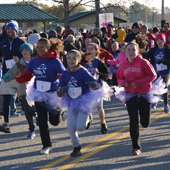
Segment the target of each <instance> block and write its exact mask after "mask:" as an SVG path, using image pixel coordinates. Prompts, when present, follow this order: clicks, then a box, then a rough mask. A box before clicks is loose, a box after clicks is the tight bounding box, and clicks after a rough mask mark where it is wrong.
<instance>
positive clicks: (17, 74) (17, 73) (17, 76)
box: [14, 70, 21, 78]
mask: <svg viewBox="0 0 170 170" xmlns="http://www.w3.org/2000/svg"><path fill="white" fill-rule="evenodd" d="M14 76H15V77H16V78H19V77H21V71H20V70H17V72H16V73H15V74H14Z"/></svg>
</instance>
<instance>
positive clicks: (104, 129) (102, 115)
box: [97, 100, 107, 134]
mask: <svg viewBox="0 0 170 170" xmlns="http://www.w3.org/2000/svg"><path fill="white" fill-rule="evenodd" d="M97 110H98V112H99V117H100V122H101V132H102V134H105V133H107V125H106V121H105V111H104V109H103V100H101V101H100V102H99V106H98V107H97Z"/></svg>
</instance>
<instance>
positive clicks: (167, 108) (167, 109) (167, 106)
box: [164, 104, 170, 113]
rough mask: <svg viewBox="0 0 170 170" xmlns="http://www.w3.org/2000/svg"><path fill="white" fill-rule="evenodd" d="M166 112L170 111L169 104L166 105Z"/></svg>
mask: <svg viewBox="0 0 170 170" xmlns="http://www.w3.org/2000/svg"><path fill="white" fill-rule="evenodd" d="M164 113H170V109H169V104H167V105H164Z"/></svg>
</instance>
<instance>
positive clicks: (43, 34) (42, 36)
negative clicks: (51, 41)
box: [39, 32, 48, 39]
mask: <svg viewBox="0 0 170 170" xmlns="http://www.w3.org/2000/svg"><path fill="white" fill-rule="evenodd" d="M39 35H40V37H41V38H47V39H48V34H47V33H45V32H42V33H40V34H39Z"/></svg>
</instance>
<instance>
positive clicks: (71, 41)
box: [65, 35, 75, 44]
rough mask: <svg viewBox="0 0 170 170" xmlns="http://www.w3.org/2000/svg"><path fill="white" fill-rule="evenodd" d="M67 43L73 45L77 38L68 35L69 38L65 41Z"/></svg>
mask: <svg viewBox="0 0 170 170" xmlns="http://www.w3.org/2000/svg"><path fill="white" fill-rule="evenodd" d="M65 42H66V43H68V44H72V43H74V42H75V37H74V36H73V35H68V37H67V38H66V39H65Z"/></svg>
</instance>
